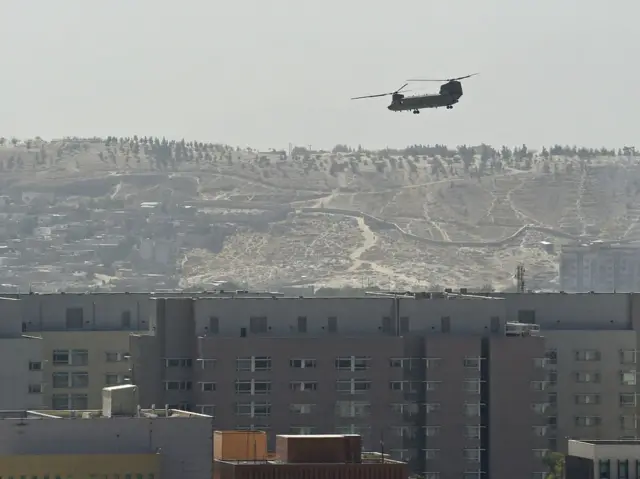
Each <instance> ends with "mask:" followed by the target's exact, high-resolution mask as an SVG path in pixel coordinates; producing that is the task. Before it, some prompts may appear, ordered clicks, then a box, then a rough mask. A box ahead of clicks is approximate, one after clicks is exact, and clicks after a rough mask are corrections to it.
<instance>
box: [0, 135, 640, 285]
mask: <svg viewBox="0 0 640 479" xmlns="http://www.w3.org/2000/svg"><path fill="white" fill-rule="evenodd" d="M0 187H1V188H2V191H1V194H2V195H4V197H5V198H6V200H5V201H4V209H3V210H2V211H3V213H2V214H3V215H4V218H5V220H6V221H5V223H6V224H7V225H8V226H7V227H5V228H4V230H2V231H1V232H0V246H4V247H6V248H7V249H8V250H10V251H12V252H13V253H12V254H13V256H12V254H8V255H7V256H6V258H8V259H7V261H5V264H8V265H9V266H10V267H9V269H8V272H7V273H6V274H5V277H4V278H2V282H3V283H7V284H14V285H18V286H19V287H21V288H24V287H25V279H24V278H28V279H29V283H28V284H30V285H33V284H34V283H38V284H39V283H46V284H47V287H48V288H54V289H65V288H67V287H68V288H72V289H73V288H82V287H85V288H86V283H87V281H90V282H91V284H92V285H93V287H96V288H106V289H109V288H111V289H127V288H133V289H135V288H138V289H140V288H142V287H144V286H145V285H146V287H148V288H154V287H155V288H161V287H166V288H172V287H198V288H200V287H202V288H204V287H211V286H212V285H215V284H217V283H216V282H217V281H221V280H233V281H235V282H239V283H247V284H248V285H250V286H251V287H255V288H259V287H271V288H277V287H283V286H287V285H304V284H315V285H329V286H336V285H345V284H350V285H353V286H360V285H363V284H365V285H369V284H377V285H380V286H382V287H389V286H390V287H394V288H403V289H411V288H427V287H434V286H436V285H440V286H449V285H450V286H470V287H480V286H482V285H487V284H491V285H493V286H494V287H496V288H498V289H503V288H509V287H511V286H512V284H513V280H512V278H513V273H514V271H515V268H516V265H517V264H519V263H524V264H525V265H526V268H527V275H528V284H529V285H531V287H540V288H553V287H554V285H555V280H556V276H557V249H558V248H556V252H554V251H553V250H551V249H549V248H548V247H545V248H543V247H542V246H541V243H542V242H543V241H547V242H550V243H554V244H555V245H560V244H562V243H565V242H569V241H574V240H578V239H580V240H586V239H601V240H605V241H606V240H612V241H614V240H615V241H617V240H622V241H631V240H634V239H640V227H639V226H638V221H639V219H640V199H639V197H638V193H640V165H638V161H637V160H636V159H635V151H634V150H633V149H631V148H624V149H620V150H607V149H602V150H596V151H594V150H587V149H576V148H568V147H560V146H555V147H552V148H549V149H543V150H542V151H539V152H535V151H531V150H528V149H527V148H526V147H525V146H523V147H521V148H515V149H508V148H504V147H503V148H502V149H500V150H499V151H498V150H495V149H493V148H491V147H489V146H487V145H481V146H478V147H473V148H472V147H464V146H463V147H458V148H457V149H455V150H449V149H447V148H446V147H443V146H433V147H426V146H419V145H418V146H413V147H409V148H407V149H404V150H401V151H395V150H387V151H366V150H363V149H358V150H352V149H349V148H347V147H345V146H340V145H339V146H337V147H336V148H334V151H332V152H322V151H307V150H305V149H303V148H295V149H294V150H293V151H292V152H284V151H281V152H276V151H270V152H258V151H253V150H251V149H245V150H240V149H238V148H232V147H229V146H226V145H214V144H208V143H199V142H184V141H180V142H175V141H166V140H163V139H159V138H147V137H141V138H139V137H135V136H134V137H131V138H112V137H108V138H105V139H98V138H94V139H78V138H66V139H61V140H55V141H50V142H45V141H42V140H40V139H34V140H22V141H17V140H14V141H8V140H5V139H0ZM14 223H16V224H17V226H16V227H15V228H14V227H11V226H10V225H11V224H14ZM25 223H27V226H25ZM47 241H48V242H49V243H47ZM29 245H31V246H29ZM91 251H93V252H94V255H93V256H92V255H91V253H90V252H91ZM78 258H82V261H80V259H78ZM12 265H13V266H12ZM83 265H84V266H83ZM7 275H8V276H7ZM54 277H55V278H58V279H56V280H54V279H48V278H54ZM143 281H144V282H143ZM65 285H67V286H65ZM41 287H42V288H44V286H41Z"/></svg>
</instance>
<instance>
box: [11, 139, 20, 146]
mask: <svg viewBox="0 0 640 479" xmlns="http://www.w3.org/2000/svg"><path fill="white" fill-rule="evenodd" d="M11 144H12V145H13V146H14V147H15V146H16V145H17V144H18V139H17V138H15V137H14V138H11Z"/></svg>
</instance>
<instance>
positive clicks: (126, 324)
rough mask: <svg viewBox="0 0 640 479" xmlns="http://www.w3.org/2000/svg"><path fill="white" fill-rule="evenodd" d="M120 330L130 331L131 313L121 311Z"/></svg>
mask: <svg viewBox="0 0 640 479" xmlns="http://www.w3.org/2000/svg"><path fill="white" fill-rule="evenodd" d="M120 324H121V325H122V329H131V311H123V312H122V314H121V315H120Z"/></svg>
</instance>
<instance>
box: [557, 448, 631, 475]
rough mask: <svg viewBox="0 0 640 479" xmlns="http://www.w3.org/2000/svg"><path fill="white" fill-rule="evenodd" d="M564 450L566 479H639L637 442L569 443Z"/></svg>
mask: <svg viewBox="0 0 640 479" xmlns="http://www.w3.org/2000/svg"><path fill="white" fill-rule="evenodd" d="M567 449H568V453H567V456H566V459H565V472H566V474H565V477H566V478H567V479H631V478H636V477H640V442H639V441H588V440H569V442H568V448H567Z"/></svg>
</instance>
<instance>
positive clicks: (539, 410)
mask: <svg viewBox="0 0 640 479" xmlns="http://www.w3.org/2000/svg"><path fill="white" fill-rule="evenodd" d="M548 408H549V403H547V402H538V403H533V404H532V405H531V409H533V411H534V412H535V413H536V414H544V413H545V411H546V410H547V409H548Z"/></svg>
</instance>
